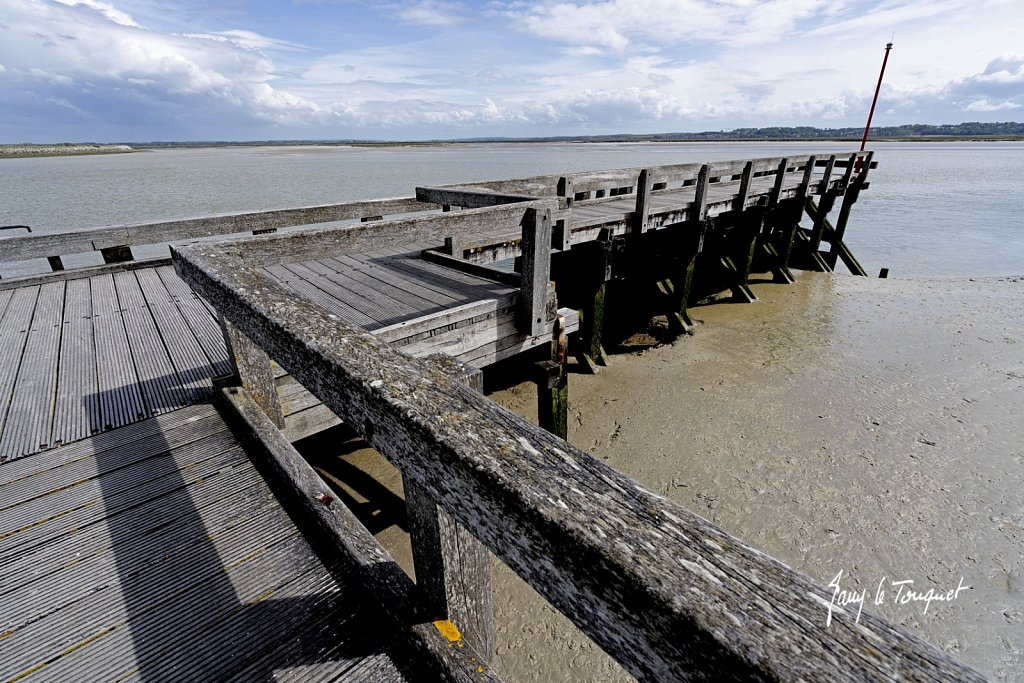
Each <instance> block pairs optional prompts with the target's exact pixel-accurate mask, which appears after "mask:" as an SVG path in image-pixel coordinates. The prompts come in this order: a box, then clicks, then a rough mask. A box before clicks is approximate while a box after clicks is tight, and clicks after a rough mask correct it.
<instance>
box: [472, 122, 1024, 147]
mask: <svg viewBox="0 0 1024 683" xmlns="http://www.w3.org/2000/svg"><path fill="white" fill-rule="evenodd" d="M863 134H864V129H863V128H816V127H813V126H769V127H767V128H733V129H732V130H708V131H702V132H700V133H645V134H628V133H621V134H615V135H579V136H558V137H546V138H529V139H527V140H524V141H532V142H541V141H543V142H549V141H550V142H557V141H561V142H645V141H661V142H675V141H684V140H685V141H701V140H823V139H824V140H860V138H861V136H862V135H863ZM870 137H871V139H872V140H878V139H885V138H889V139H908V138H991V137H1005V138H1015V137H1024V123H1011V122H1007V123H980V122H970V123H956V124H947V125H939V126H934V125H927V124H923V123H914V124H908V125H905V126H886V127H881V128H872V129H871V136H870ZM517 140H519V138H473V139H472V140H464V141H462V142H498V141H502V142H515V141H517Z"/></svg>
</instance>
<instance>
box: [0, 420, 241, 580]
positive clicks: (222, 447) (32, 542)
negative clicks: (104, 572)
mask: <svg viewBox="0 0 1024 683" xmlns="http://www.w3.org/2000/svg"><path fill="white" fill-rule="evenodd" d="M234 447H235V445H234V443H233V442H232V441H231V439H229V438H225V437H224V436H223V435H217V436H214V437H211V438H208V439H205V440H202V441H198V442H193V443H191V444H187V445H186V446H184V447H183V448H181V449H178V450H176V451H175V452H174V453H173V454H172V455H171V457H170V459H151V460H150V461H146V462H144V463H139V464H135V465H131V466H129V467H128V468H125V471H122V470H118V471H117V472H115V473H112V474H111V475H110V477H112V480H111V483H110V485H111V487H113V488H112V490H111V491H110V492H109V493H108V491H107V488H106V486H103V487H101V486H100V485H99V484H98V483H97V482H96V481H87V482H82V483H81V484H78V485H76V486H74V487H71V488H69V489H67V490H66V491H59V492H54V493H53V494H51V495H49V496H46V497H44V498H37V499H33V500H32V501H29V502H27V503H25V504H24V505H20V506H18V507H16V508H12V509H10V510H8V511H7V515H5V516H6V517H9V519H4V520H3V524H2V526H3V531H2V532H0V559H2V560H3V561H4V562H5V563H6V562H9V561H10V560H11V558H14V557H17V556H19V555H22V554H24V553H26V552H30V551H32V550H33V549H34V548H37V547H39V546H42V545H45V544H47V543H52V542H53V541H55V540H59V539H61V538H64V537H66V536H68V535H72V534H77V533H80V532H81V530H82V529H83V528H85V527H88V526H90V525H93V524H97V523H102V522H103V520H104V519H106V518H109V517H111V516H113V515H114V514H116V513H119V512H121V511H124V510H129V509H131V508H135V507H138V506H139V505H144V504H148V503H150V502H151V501H153V500H156V499H158V498H160V497H161V496H164V495H166V494H167V493H168V492H170V491H176V490H179V489H181V488H182V487H183V486H187V485H188V484H190V483H192V482H195V481H198V480H200V479H202V478H204V477H209V476H214V475H217V474H218V473H221V472H222V471H223V470H224V468H225V467H226V466H229V465H230V463H232V462H234V461H235V460H237V455H233V454H232V451H231V449H232V448H234ZM126 477H132V478H129V479H126Z"/></svg>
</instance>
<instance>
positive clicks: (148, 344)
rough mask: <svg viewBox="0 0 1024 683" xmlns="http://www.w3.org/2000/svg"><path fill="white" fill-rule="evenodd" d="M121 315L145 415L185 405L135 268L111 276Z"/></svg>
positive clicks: (179, 382) (185, 401) (182, 392)
mask: <svg viewBox="0 0 1024 683" xmlns="http://www.w3.org/2000/svg"><path fill="white" fill-rule="evenodd" d="M114 285H115V287H116V288H117V296H118V300H119V301H120V303H121V315H122V317H123V319H124V327H125V332H126V333H127V334H128V345H129V349H130V350H131V352H132V360H133V362H134V364H135V371H136V372H137V373H138V376H139V385H140V388H141V389H142V396H143V399H144V400H145V403H146V410H147V414H148V415H158V414H160V413H165V412H167V411H168V410H174V409H175V408H180V407H181V406H183V405H188V403H189V401H188V400H187V398H186V396H185V393H186V392H185V389H184V387H183V386H182V381H181V379H180V378H179V377H178V373H177V371H175V369H174V365H173V363H171V357H170V354H169V353H168V352H167V346H166V344H165V342H164V340H163V338H162V337H161V335H160V332H159V331H158V330H157V327H156V323H155V322H154V320H153V314H152V312H151V311H150V310H149V306H148V305H147V304H146V298H145V297H144V296H143V294H142V289H141V288H140V287H139V281H138V278H137V277H136V275H135V271H125V272H122V273H116V274H115V275H114Z"/></svg>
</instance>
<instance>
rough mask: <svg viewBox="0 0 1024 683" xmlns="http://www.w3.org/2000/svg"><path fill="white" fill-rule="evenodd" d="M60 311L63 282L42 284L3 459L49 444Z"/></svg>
mask: <svg viewBox="0 0 1024 683" xmlns="http://www.w3.org/2000/svg"><path fill="white" fill-rule="evenodd" d="M63 311H64V283H63V282H50V283H48V284H45V285H42V286H41V287H40V288H39V296H38V298H37V300H36V306H35V313H34V315H33V316H32V323H31V325H30V327H29V332H28V336H27V338H26V346H25V352H24V354H23V356H22V360H21V365H20V368H19V370H18V377H17V381H16V382H15V384H14V389H13V394H12V397H11V404H10V408H9V409H8V411H7V421H6V423H5V427H4V430H3V436H2V438H0V459H2V460H10V459H13V458H17V457H21V456H23V455H29V454H31V453H35V452H38V451H39V450H40V449H43V448H47V447H49V445H50V427H51V423H52V420H53V401H54V394H55V392H56V385H57V362H58V359H59V357H60V353H59V351H60V339H61V329H62V325H61V319H62V317H63Z"/></svg>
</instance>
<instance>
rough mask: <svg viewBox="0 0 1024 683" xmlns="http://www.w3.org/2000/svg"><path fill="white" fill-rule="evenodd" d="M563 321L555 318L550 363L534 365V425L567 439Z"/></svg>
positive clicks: (566, 380)
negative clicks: (535, 390)
mask: <svg viewBox="0 0 1024 683" xmlns="http://www.w3.org/2000/svg"><path fill="white" fill-rule="evenodd" d="M567 351H568V349H567V341H566V336H565V319H564V318H562V317H561V316H559V317H557V318H556V319H555V328H554V331H553V334H552V337H551V360H545V361H541V362H540V363H537V379H536V382H537V424H538V425H540V426H541V427H542V428H544V429H546V430H547V431H549V432H551V433H552V434H554V435H555V436H558V437H560V438H562V439H568V438H569V375H568V374H567V373H566V371H565V359H566V357H567Z"/></svg>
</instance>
